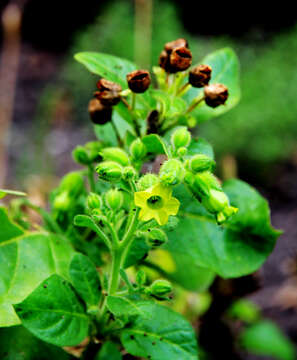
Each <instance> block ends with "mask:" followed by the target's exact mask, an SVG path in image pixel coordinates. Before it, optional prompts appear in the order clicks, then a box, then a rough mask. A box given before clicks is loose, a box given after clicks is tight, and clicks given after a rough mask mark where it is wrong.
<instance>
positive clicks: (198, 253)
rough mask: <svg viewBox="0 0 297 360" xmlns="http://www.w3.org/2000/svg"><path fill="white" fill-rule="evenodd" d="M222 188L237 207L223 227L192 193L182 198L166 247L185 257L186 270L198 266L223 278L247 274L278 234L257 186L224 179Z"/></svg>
mask: <svg viewBox="0 0 297 360" xmlns="http://www.w3.org/2000/svg"><path fill="white" fill-rule="evenodd" d="M223 189H224V191H225V192H226V193H227V195H228V196H229V198H230V203H231V205H233V206H236V207H238V208H239V211H238V213H237V214H236V215H234V216H233V218H232V219H231V220H230V221H229V222H227V223H226V224H225V225H224V226H223V227H220V226H218V225H217V224H216V222H215V221H214V218H213V217H212V216H211V215H209V214H207V213H206V211H205V210H204V208H203V207H202V206H201V205H200V204H199V203H198V201H197V200H195V199H194V198H193V197H191V196H190V195H188V199H187V196H186V195H185V197H184V198H183V199H181V209H180V212H179V215H180V216H182V218H181V220H180V222H179V224H178V226H177V228H176V229H175V230H174V231H173V232H171V233H169V234H168V237H169V242H168V244H167V249H168V250H169V252H170V253H171V254H172V256H173V257H175V258H177V259H181V258H182V257H183V258H184V269H183V271H185V272H186V271H187V270H188V271H190V269H191V268H192V267H197V266H198V267H199V266H201V267H203V268H206V269H209V270H211V271H213V272H215V273H217V274H219V275H220V276H222V277H224V278H231V277H239V276H243V275H247V274H250V273H252V272H254V271H256V270H257V269H258V268H259V267H260V266H261V265H262V264H263V262H264V261H265V260H266V258H267V257H268V255H269V254H270V253H271V251H272V249H273V247H274V244H275V241H276V239H277V237H278V236H279V235H280V232H279V231H276V230H274V229H273V228H272V226H271V224H270V213H269V207H268V204H267V201H266V200H265V199H264V198H263V197H262V196H261V195H260V194H259V193H258V192H257V191H256V190H254V189H253V188H252V187H250V186H249V185H247V184H246V183H244V182H242V181H240V180H229V181H227V182H226V183H225V184H224V186H223ZM177 197H178V196H177ZM178 198H179V197H178ZM184 199H187V200H184Z"/></svg>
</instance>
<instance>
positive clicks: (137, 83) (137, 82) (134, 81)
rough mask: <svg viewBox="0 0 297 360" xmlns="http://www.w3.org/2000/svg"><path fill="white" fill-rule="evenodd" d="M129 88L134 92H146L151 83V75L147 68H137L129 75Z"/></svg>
mask: <svg viewBox="0 0 297 360" xmlns="http://www.w3.org/2000/svg"><path fill="white" fill-rule="evenodd" d="M127 82H128V86H129V89H130V90H132V91H133V92H134V93H137V94H140V93H144V92H145V91H146V90H147V89H148V87H149V86H150V83H151V76H150V73H149V72H148V71H147V70H135V71H132V72H130V73H129V74H128V75H127Z"/></svg>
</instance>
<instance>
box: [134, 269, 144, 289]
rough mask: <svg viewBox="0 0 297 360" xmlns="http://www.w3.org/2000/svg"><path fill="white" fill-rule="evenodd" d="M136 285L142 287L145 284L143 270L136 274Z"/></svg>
mask: <svg viewBox="0 0 297 360" xmlns="http://www.w3.org/2000/svg"><path fill="white" fill-rule="evenodd" d="M136 283H137V284H138V285H139V286H143V285H144V284H145V283H146V274H145V272H144V271H143V270H139V271H138V272H137V274H136Z"/></svg>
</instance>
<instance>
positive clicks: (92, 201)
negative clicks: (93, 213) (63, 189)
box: [87, 192, 102, 210]
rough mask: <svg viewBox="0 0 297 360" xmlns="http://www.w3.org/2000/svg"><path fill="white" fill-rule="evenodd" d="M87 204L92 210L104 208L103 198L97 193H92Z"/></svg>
mask: <svg viewBox="0 0 297 360" xmlns="http://www.w3.org/2000/svg"><path fill="white" fill-rule="evenodd" d="M87 204H88V208H89V209H90V210H93V209H100V208H101V206H102V200H101V196H100V195H98V194H96V193H93V192H91V193H90V194H89V196H88V197H87Z"/></svg>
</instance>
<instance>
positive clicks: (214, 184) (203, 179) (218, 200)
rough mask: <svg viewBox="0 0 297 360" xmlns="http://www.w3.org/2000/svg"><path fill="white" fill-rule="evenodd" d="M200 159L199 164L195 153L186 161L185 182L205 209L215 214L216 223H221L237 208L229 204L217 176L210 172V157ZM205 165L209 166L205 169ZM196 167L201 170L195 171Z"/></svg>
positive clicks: (211, 164)
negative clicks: (193, 167)
mask: <svg viewBox="0 0 297 360" xmlns="http://www.w3.org/2000/svg"><path fill="white" fill-rule="evenodd" d="M201 159H202V162H201V166H200V165H199V162H197V155H195V156H194V157H193V158H192V159H191V160H190V161H189V162H188V164H187V167H188V169H189V170H188V171H187V174H186V176H185V182H186V183H187V185H188V187H189V189H190V190H191V192H192V193H193V194H194V195H195V197H196V198H197V199H198V200H199V201H200V202H201V203H202V205H203V206H204V207H205V208H206V210H208V211H209V212H210V213H212V214H214V215H215V217H216V220H217V222H218V224H222V223H223V222H225V221H226V220H227V219H228V218H229V217H231V216H232V215H233V214H235V213H236V212H237V211H238V209H237V208H235V207H233V206H231V205H230V203H229V199H228V196H227V195H226V194H225V193H224V192H223V190H222V187H221V185H220V183H219V181H218V180H217V178H216V177H215V176H214V175H213V174H212V173H211V171H210V169H211V168H212V166H213V163H212V162H211V159H209V161H208V160H207V159H206V158H205V156H203V157H201ZM193 163H194V164H195V169H196V170H194V171H193V169H192V167H191V165H192V166H193ZM197 165H198V166H197ZM207 165H209V166H210V168H209V169H207ZM197 169H202V170H198V171H197ZM204 169H205V170H204Z"/></svg>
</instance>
